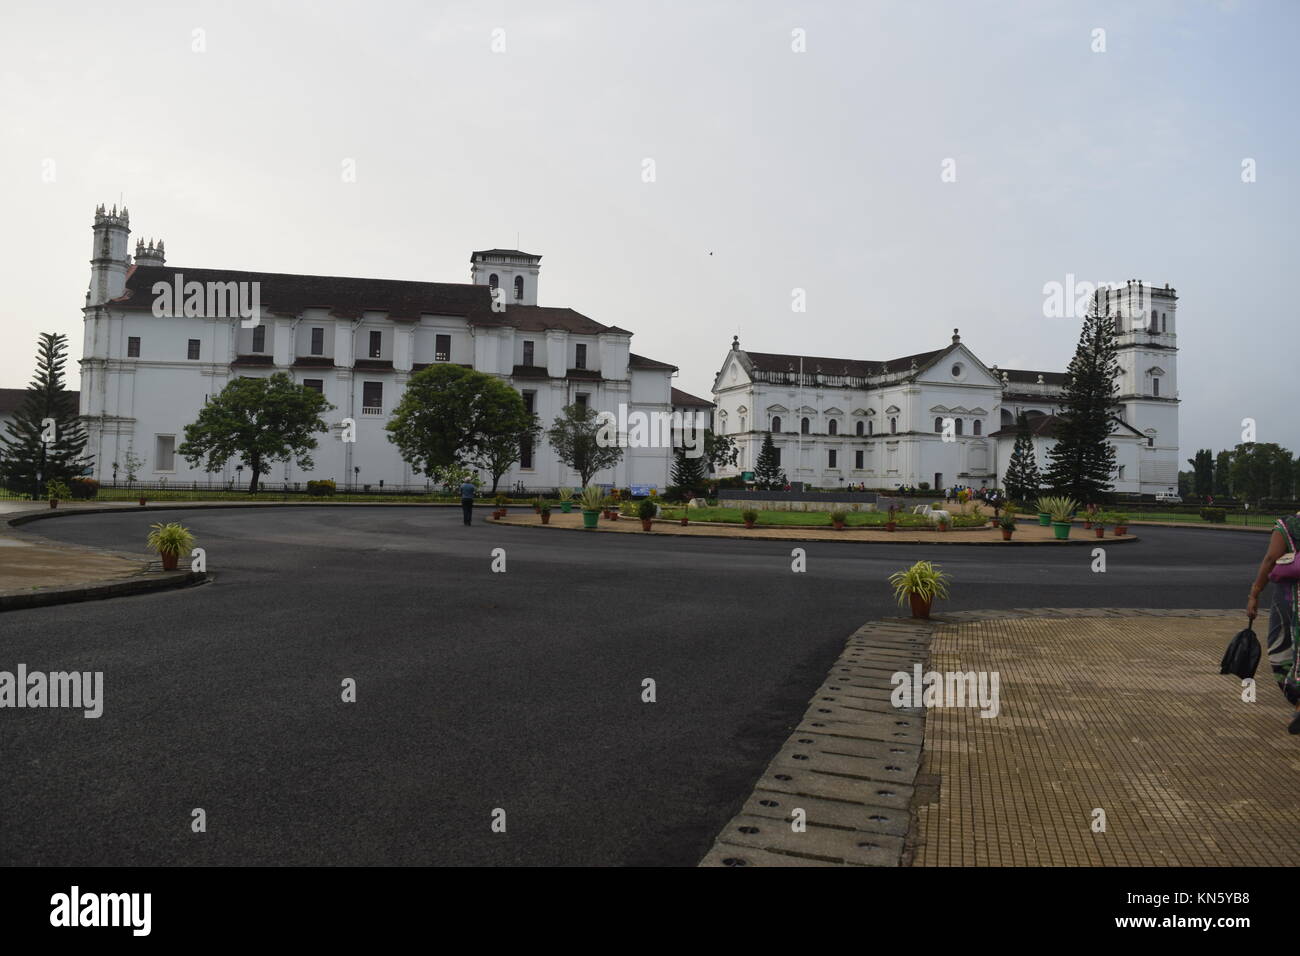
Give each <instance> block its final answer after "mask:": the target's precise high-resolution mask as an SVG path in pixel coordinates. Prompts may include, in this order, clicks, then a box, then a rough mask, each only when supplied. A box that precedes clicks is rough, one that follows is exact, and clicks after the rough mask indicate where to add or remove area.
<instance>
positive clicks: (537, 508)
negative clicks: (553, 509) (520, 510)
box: [533, 495, 542, 515]
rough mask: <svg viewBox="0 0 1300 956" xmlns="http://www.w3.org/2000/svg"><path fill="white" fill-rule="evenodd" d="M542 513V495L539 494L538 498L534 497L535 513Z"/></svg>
mask: <svg viewBox="0 0 1300 956" xmlns="http://www.w3.org/2000/svg"><path fill="white" fill-rule="evenodd" d="M541 513H542V496H541V495H538V496H537V497H536V498H534V499H533V514H535V515H539V514H541Z"/></svg>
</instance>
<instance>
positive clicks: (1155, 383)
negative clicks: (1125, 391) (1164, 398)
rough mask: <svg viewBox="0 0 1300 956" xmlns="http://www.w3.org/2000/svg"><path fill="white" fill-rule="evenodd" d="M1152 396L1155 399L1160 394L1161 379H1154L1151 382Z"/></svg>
mask: <svg viewBox="0 0 1300 956" xmlns="http://www.w3.org/2000/svg"><path fill="white" fill-rule="evenodd" d="M1151 394H1152V396H1153V397H1154V396H1158V395H1159V394H1160V379H1158V378H1153V379H1152V380H1151Z"/></svg>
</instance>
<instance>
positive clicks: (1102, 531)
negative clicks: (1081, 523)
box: [1092, 524, 1106, 538]
mask: <svg viewBox="0 0 1300 956" xmlns="http://www.w3.org/2000/svg"><path fill="white" fill-rule="evenodd" d="M1092 530H1093V532H1094V533H1095V534H1096V535H1097V537H1099V538H1104V537H1106V526H1105V525H1101V524H1099V525H1097V527H1095V528H1093V529H1092Z"/></svg>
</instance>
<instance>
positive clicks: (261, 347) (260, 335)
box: [253, 325, 266, 352]
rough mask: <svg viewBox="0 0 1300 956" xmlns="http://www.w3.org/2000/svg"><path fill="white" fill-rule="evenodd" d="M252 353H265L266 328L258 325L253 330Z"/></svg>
mask: <svg viewBox="0 0 1300 956" xmlns="http://www.w3.org/2000/svg"><path fill="white" fill-rule="evenodd" d="M253 351H254V352H265V351H266V326H265V325H259V326H257V327H256V328H254V329H253Z"/></svg>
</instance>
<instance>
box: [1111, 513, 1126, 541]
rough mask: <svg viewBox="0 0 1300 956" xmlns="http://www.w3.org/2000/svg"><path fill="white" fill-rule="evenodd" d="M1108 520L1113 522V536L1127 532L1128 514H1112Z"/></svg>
mask: <svg viewBox="0 0 1300 956" xmlns="http://www.w3.org/2000/svg"><path fill="white" fill-rule="evenodd" d="M1110 520H1111V521H1113V522H1114V523H1115V537H1117V538H1118V537H1119V536H1120V535H1122V534H1128V515H1126V514H1112V515H1111V516H1110Z"/></svg>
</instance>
